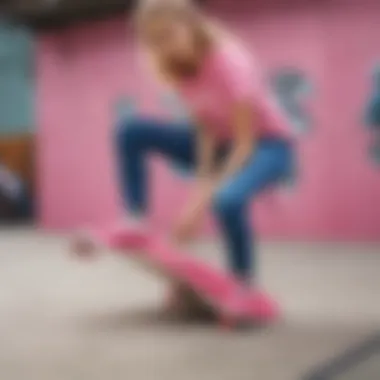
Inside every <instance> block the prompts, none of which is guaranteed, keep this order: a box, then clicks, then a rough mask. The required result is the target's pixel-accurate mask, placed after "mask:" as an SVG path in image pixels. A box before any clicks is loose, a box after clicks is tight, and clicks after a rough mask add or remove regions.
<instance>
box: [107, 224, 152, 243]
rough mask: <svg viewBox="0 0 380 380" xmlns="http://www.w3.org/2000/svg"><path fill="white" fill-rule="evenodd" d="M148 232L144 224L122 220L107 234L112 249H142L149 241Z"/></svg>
mask: <svg viewBox="0 0 380 380" xmlns="http://www.w3.org/2000/svg"><path fill="white" fill-rule="evenodd" d="M148 236H149V234H148V230H147V227H146V225H145V224H143V223H142V222H134V221H132V222H131V221H128V220H122V221H121V222H119V223H117V224H116V225H114V226H113V227H111V228H110V229H108V230H107V231H106V232H105V240H106V243H107V245H109V246H110V247H111V248H116V249H121V248H142V247H143V246H144V244H145V243H146V242H147V240H148Z"/></svg>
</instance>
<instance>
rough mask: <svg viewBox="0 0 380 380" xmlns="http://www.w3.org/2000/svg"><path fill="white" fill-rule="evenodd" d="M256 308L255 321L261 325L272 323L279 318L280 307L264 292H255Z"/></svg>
mask: <svg viewBox="0 0 380 380" xmlns="http://www.w3.org/2000/svg"><path fill="white" fill-rule="evenodd" d="M255 303H256V308H257V319H258V320H259V321H261V322H263V323H269V322H272V321H274V320H276V319H278V318H279V317H280V307H279V305H278V303H277V302H276V301H275V300H274V299H273V298H272V297H271V296H270V295H269V294H267V293H265V292H264V291H257V292H256V294H255Z"/></svg>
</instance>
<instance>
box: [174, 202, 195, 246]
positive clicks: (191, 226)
mask: <svg viewBox="0 0 380 380" xmlns="http://www.w3.org/2000/svg"><path fill="white" fill-rule="evenodd" d="M200 220H201V214H200V212H199V210H198V211H197V210H195V208H194V209H192V210H190V211H188V212H187V213H186V214H184V215H183V216H182V217H181V218H180V220H179V222H178V223H177V225H176V226H175V229H174V238H175V240H176V241H178V242H186V241H188V240H190V239H191V238H192V237H193V236H194V234H195V232H196V230H197V227H198V226H199V224H200Z"/></svg>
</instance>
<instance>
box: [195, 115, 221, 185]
mask: <svg viewBox="0 0 380 380" xmlns="http://www.w3.org/2000/svg"><path fill="white" fill-rule="evenodd" d="M196 125H197V126H196V136H197V138H196V155H197V157H196V180H197V181H199V182H200V183H203V182H205V181H208V180H209V179H210V178H211V176H212V173H213V169H214V158H215V151H216V142H215V138H214V136H212V134H211V133H210V131H209V130H208V129H207V128H206V127H205V126H204V125H203V124H202V123H200V122H197V123H196Z"/></svg>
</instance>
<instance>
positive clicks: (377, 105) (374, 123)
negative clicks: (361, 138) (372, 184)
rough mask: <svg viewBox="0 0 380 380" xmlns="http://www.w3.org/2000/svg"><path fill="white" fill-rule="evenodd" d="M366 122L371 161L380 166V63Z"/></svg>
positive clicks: (372, 83)
mask: <svg viewBox="0 0 380 380" xmlns="http://www.w3.org/2000/svg"><path fill="white" fill-rule="evenodd" d="M365 111H366V115H365V116H366V117H365V122H366V126H367V127H368V129H369V131H370V134H371V139H370V143H369V147H368V153H369V157H370V160H371V161H372V162H373V163H375V164H376V165H379V166H380V63H377V64H376V65H375V67H374V69H373V71H372V76H371V85H370V95H369V98H368V100H367V105H366V110H365Z"/></svg>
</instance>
